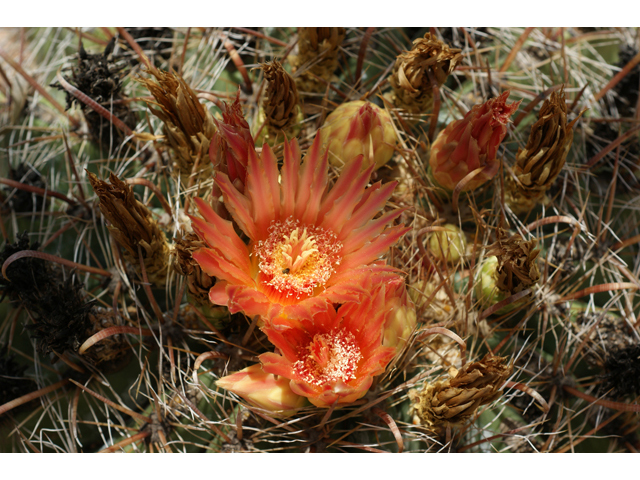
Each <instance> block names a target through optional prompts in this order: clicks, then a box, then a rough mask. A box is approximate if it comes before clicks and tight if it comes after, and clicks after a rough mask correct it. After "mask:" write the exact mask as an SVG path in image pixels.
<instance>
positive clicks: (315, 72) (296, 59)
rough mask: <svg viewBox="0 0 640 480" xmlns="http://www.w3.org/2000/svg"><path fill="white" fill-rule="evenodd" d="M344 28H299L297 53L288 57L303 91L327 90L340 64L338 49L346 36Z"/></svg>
mask: <svg viewBox="0 0 640 480" xmlns="http://www.w3.org/2000/svg"><path fill="white" fill-rule="evenodd" d="M345 33H346V31H345V29H344V28H342V27H312V28H306V27H305V28H300V29H299V30H298V52H297V55H291V56H289V62H290V63H291V67H292V69H293V72H294V73H296V72H298V71H299V75H298V76H297V77H296V84H297V85H298V89H299V90H300V91H302V92H314V93H318V92H324V91H325V90H326V89H327V84H326V83H325V82H323V81H322V80H318V79H317V78H316V77H320V78H321V79H324V80H326V82H330V81H331V77H332V76H333V72H334V71H335V69H336V67H337V66H338V51H339V50H340V45H342V41H343V40H344V37H345Z"/></svg>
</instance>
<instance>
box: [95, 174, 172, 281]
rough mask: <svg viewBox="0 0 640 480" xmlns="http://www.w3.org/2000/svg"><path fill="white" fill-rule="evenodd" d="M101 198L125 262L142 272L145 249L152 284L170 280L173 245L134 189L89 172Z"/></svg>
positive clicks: (101, 203)
mask: <svg viewBox="0 0 640 480" xmlns="http://www.w3.org/2000/svg"><path fill="white" fill-rule="evenodd" d="M87 174H88V176H89V181H90V182H91V186H92V187H93V190H94V191H95V192H96V194H97V195H98V198H100V211H101V212H102V215H104V217H105V218H106V219H107V220H108V222H109V224H110V225H109V230H110V232H111V235H112V236H113V238H114V239H115V240H116V242H118V244H119V245H120V246H122V247H123V248H124V250H125V252H124V258H125V260H126V261H128V262H129V263H131V264H132V265H133V266H134V268H136V270H138V271H139V270H140V264H139V260H138V246H141V247H142V256H143V258H144V266H145V269H146V271H147V276H148V278H149V282H151V283H153V284H155V285H163V284H164V280H165V278H166V276H167V263H168V257H169V245H168V244H167V239H166V238H165V235H164V233H163V232H162V230H160V227H159V226H158V223H157V222H156V221H155V220H154V219H153V217H152V215H151V211H150V210H149V209H148V208H147V207H146V206H144V205H143V204H142V203H140V202H139V201H138V200H136V198H135V196H134V194H133V188H132V187H131V186H129V185H127V184H126V183H125V182H123V181H122V180H120V179H119V178H118V177H116V176H115V175H114V174H111V175H110V177H109V180H110V181H111V184H109V183H107V182H105V181H102V180H100V179H98V177H97V176H96V175H94V174H93V173H91V172H87Z"/></svg>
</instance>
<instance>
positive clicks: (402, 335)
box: [382, 278, 417, 353]
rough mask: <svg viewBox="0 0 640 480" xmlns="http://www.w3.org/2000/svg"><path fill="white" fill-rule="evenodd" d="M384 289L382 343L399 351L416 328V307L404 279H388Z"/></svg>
mask: <svg viewBox="0 0 640 480" xmlns="http://www.w3.org/2000/svg"><path fill="white" fill-rule="evenodd" d="M385 290H386V291H385V306H384V309H385V310H386V311H387V314H386V316H387V320H386V322H385V325H384V334H383V335H384V336H383V339H382V345H383V346H385V347H392V348H395V349H396V352H397V353H400V352H401V351H402V349H403V348H404V346H405V345H406V343H407V341H408V340H409V338H410V337H411V334H412V333H413V331H414V330H415V328H416V324H417V317H416V307H415V305H414V304H413V301H412V300H411V297H410V296H409V295H408V293H407V288H406V285H405V283H404V279H402V278H398V279H395V280H392V281H390V282H389V283H388V284H387V286H386V289H385Z"/></svg>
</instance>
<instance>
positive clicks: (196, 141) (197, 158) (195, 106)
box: [140, 68, 215, 180]
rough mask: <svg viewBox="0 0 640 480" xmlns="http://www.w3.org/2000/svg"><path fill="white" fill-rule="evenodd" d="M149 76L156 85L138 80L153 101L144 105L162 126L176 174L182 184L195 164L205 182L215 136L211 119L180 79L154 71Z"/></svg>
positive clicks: (209, 172) (144, 80) (209, 169)
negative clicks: (171, 152) (212, 141)
mask: <svg viewBox="0 0 640 480" xmlns="http://www.w3.org/2000/svg"><path fill="white" fill-rule="evenodd" d="M150 73H151V74H152V75H153V76H154V77H155V79H156V81H153V80H151V79H144V78H141V79H140V82H142V83H143V84H144V85H145V86H146V87H147V89H148V90H149V91H150V92H151V94H152V95H153V96H154V98H155V100H156V101H155V102H148V103H149V109H150V110H151V111H152V112H153V114H154V115H155V116H157V117H158V118H159V119H160V120H162V123H163V124H164V134H165V135H166V137H167V140H168V142H169V145H170V146H171V148H172V150H173V151H174V152H175V159H176V164H175V166H176V169H177V171H178V172H179V173H180V174H181V175H183V176H185V180H186V178H188V176H189V175H190V174H191V171H192V170H193V166H194V164H195V163H196V162H198V165H199V166H200V168H199V170H200V174H199V175H200V177H201V178H203V179H205V178H208V177H209V176H210V175H211V165H210V164H209V159H208V155H207V154H208V152H209V142H210V139H211V137H212V136H213V134H214V133H215V125H214V121H213V116H212V115H211V113H210V112H209V111H208V110H207V109H206V108H204V106H203V105H202V104H201V103H200V101H199V100H198V97H197V95H196V93H195V92H194V91H193V90H192V89H191V87H189V85H187V83H186V82H185V80H184V79H183V78H182V77H181V76H179V75H178V74H176V73H174V72H165V71H164V70H159V69H156V68H153V69H151V70H150ZM151 105H155V106H157V107H160V108H153V107H152V106H151Z"/></svg>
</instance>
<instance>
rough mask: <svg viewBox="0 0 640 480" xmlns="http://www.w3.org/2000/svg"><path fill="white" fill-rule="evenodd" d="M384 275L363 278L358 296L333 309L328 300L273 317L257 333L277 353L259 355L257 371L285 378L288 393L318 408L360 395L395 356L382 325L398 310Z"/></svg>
mask: <svg viewBox="0 0 640 480" xmlns="http://www.w3.org/2000/svg"><path fill="white" fill-rule="evenodd" d="M384 277H385V275H384V274H383V275H382V276H380V275H367V276H366V277H364V278H363V282H362V285H361V289H360V292H359V294H358V295H352V296H351V298H350V300H349V301H347V302H345V303H343V304H341V305H340V307H339V308H338V309H337V310H336V309H335V308H334V306H333V305H331V304H329V305H327V306H326V308H324V309H321V310H313V311H310V312H308V313H309V315H305V316H303V317H302V318H293V317H290V316H287V315H279V316H276V317H274V318H272V319H271V320H270V321H269V322H267V324H266V325H265V326H264V327H263V328H262V331H263V332H265V333H266V334H267V337H268V338H269V340H270V341H271V343H273V344H274V345H275V346H276V347H277V348H278V350H279V353H264V354H262V355H260V361H261V363H262V369H263V370H264V371H265V372H267V373H272V374H274V375H277V376H278V377H279V378H288V379H290V380H291V383H290V388H291V391H292V392H294V393H296V394H298V395H301V396H304V397H307V398H308V399H309V401H310V402H311V403H313V404H314V405H316V406H318V407H328V406H331V405H333V404H336V403H338V404H346V403H351V402H354V401H355V400H357V399H359V398H361V397H362V396H363V395H365V394H366V393H367V391H368V390H369V388H370V387H371V384H372V382H373V377H374V376H376V375H379V374H381V373H383V372H384V370H385V368H386V366H387V364H388V363H389V361H390V360H391V359H392V358H393V356H394V355H395V354H396V348H395V346H384V345H383V335H384V331H385V329H384V326H385V323H387V321H388V320H389V319H390V318H391V317H392V316H393V314H394V310H397V305H395V303H394V302H392V301H391V302H390V301H389V300H392V298H393V295H392V296H391V297H392V298H388V296H387V295H386V291H387V289H389V286H388V285H387V281H388V278H384ZM397 278H399V277H397ZM400 281H402V279H400ZM402 283H404V282H402ZM395 287H397V285H394V286H392V287H391V289H390V290H391V292H392V293H395V291H396V288H395ZM299 311H300V309H298V313H299Z"/></svg>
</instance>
